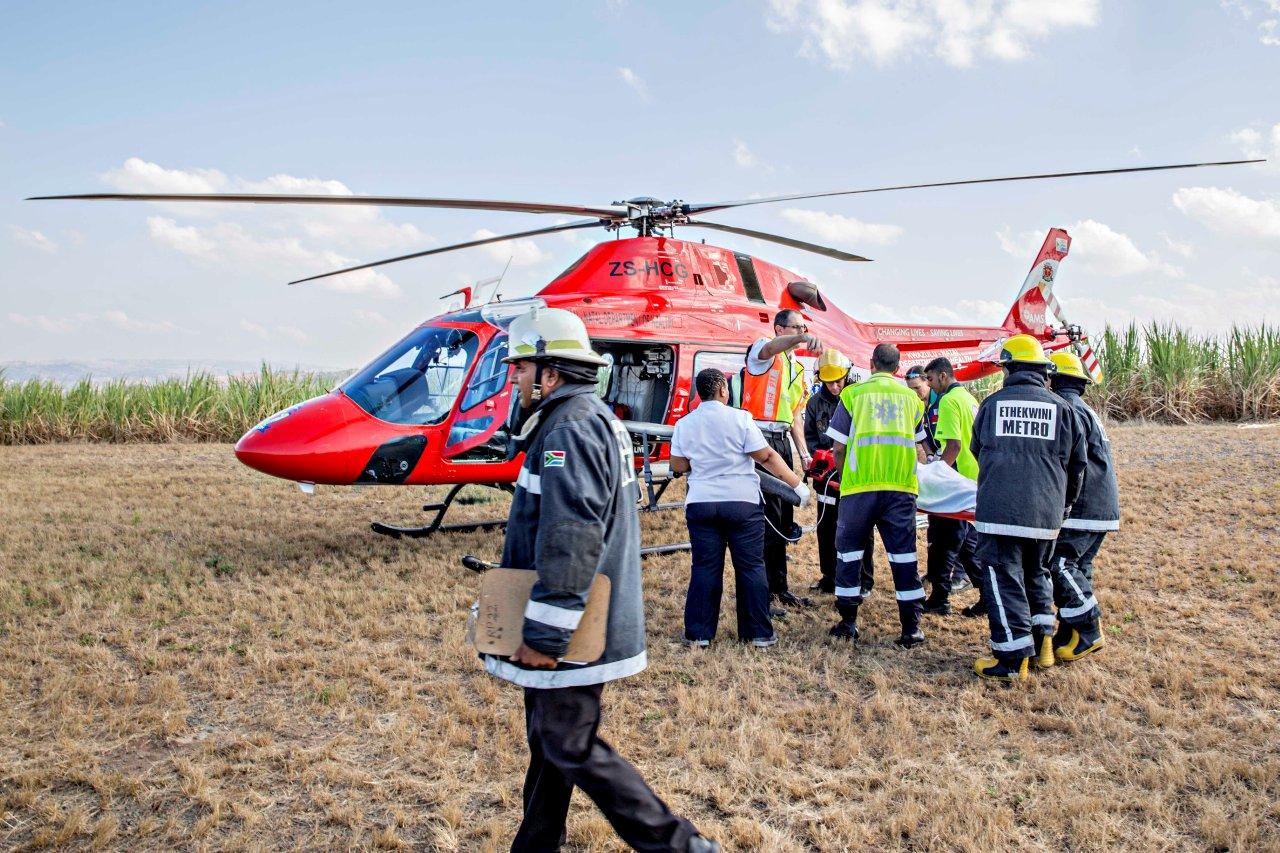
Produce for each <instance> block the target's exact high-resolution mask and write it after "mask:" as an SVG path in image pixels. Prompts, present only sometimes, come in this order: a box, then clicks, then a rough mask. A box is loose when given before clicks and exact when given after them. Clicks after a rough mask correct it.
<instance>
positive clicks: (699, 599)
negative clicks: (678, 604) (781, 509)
mask: <svg viewBox="0 0 1280 853" xmlns="http://www.w3.org/2000/svg"><path fill="white" fill-rule="evenodd" d="M684 517H685V521H686V522H687V523H688V525H689V549H690V552H691V554H692V557H693V567H692V571H691V572H690V573H689V593H688V595H686V596H685V601H684V636H685V639H688V640H713V639H715V636H716V626H717V625H718V624H719V623H720V598H721V597H722V596H723V595H724V549H725V548H726V547H728V549H729V555H730V556H731V557H732V558H733V576H734V580H735V582H736V584H737V588H738V607H737V610H738V639H740V640H744V641H746V640H763V639H765V638H767V637H772V636H773V623H772V622H771V621H770V620H769V582H768V580H767V579H766V578H765V570H764V529H765V524H764V508H763V507H762V506H761V505H760V504H751V503H747V502H745V501H708V502H705V503H692V504H687V505H685V508H684Z"/></svg>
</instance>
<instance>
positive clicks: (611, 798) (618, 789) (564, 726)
mask: <svg viewBox="0 0 1280 853" xmlns="http://www.w3.org/2000/svg"><path fill="white" fill-rule="evenodd" d="M603 690H604V685H603V684H589V685H586V686H585V687H560V688H555V689H552V690H534V689H532V688H526V689H525V691H524V724H525V732H526V734H527V735H528V739H529V770H528V772H527V773H526V774H525V777H524V820H523V821H521V823H520V829H519V830H518V831H517V832H516V837H515V840H514V841H513V842H512V844H511V849H512V850H513V851H519V853H544V851H551V850H559V849H560V847H561V845H563V844H564V842H565V831H564V829H565V828H564V823H565V818H567V817H568V816H569V798H570V797H571V796H572V795H573V789H574V788H581V789H582V790H583V792H584V793H586V795H587V796H588V797H590V798H591V800H592V801H593V802H594V803H595V804H596V806H597V807H598V808H599V809H600V811H602V812H604V816H605V817H606V818H608V819H609V823H611V824H613V828H614V830H615V831H616V832H617V833H618V835H620V836H622V840H623V841H625V842H627V844H629V845H631V847H632V848H633V849H635V850H685V849H687V848H688V846H689V839H690V838H692V837H693V836H695V835H697V834H698V830H697V829H695V828H694V826H693V824H691V823H689V821H687V820H685V819H684V818H682V817H679V816H678V815H675V814H672V813H671V810H670V809H669V808H667V804H666V803H664V802H662V800H661V799H659V798H658V795H657V794H655V793H654V792H653V790H652V789H651V788H650V787H649V786H648V785H646V784H645V781H644V779H642V778H641V777H640V773H639V771H637V770H636V768H635V767H633V766H632V765H631V763H630V762H629V761H627V760H626V759H625V758H623V757H622V756H621V755H618V753H616V752H614V751H613V748H612V747H611V746H609V744H607V743H605V742H604V741H603V740H601V739H600V736H599V735H598V734H597V731H598V730H599V728H600V695H601V693H602V692H603Z"/></svg>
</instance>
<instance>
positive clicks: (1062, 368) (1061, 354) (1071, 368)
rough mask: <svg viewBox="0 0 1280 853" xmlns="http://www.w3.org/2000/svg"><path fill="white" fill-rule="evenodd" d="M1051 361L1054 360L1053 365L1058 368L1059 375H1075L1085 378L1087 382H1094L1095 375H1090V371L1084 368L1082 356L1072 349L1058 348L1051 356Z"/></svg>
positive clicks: (1078, 377)
mask: <svg viewBox="0 0 1280 853" xmlns="http://www.w3.org/2000/svg"><path fill="white" fill-rule="evenodd" d="M1049 361H1052V362H1053V366H1054V367H1056V368H1058V370H1057V374H1058V375H1059V376H1074V377H1075V378H1076V379H1083V380H1084V381H1085V382H1092V381H1093V377H1092V376H1090V375H1089V371H1087V370H1085V369H1084V362H1082V361H1081V360H1080V356H1078V355H1076V354H1075V353H1073V352H1072V351H1071V350H1065V349H1064V350H1058V351H1057V352H1055V353H1054V354H1053V355H1051V356H1049Z"/></svg>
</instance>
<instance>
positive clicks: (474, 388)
mask: <svg viewBox="0 0 1280 853" xmlns="http://www.w3.org/2000/svg"><path fill="white" fill-rule="evenodd" d="M506 357H507V336H506V335H497V336H495V337H494V339H493V340H491V341H489V346H488V347H487V348H486V349H485V351H484V355H482V356H480V362H479V364H477V365H476V370H475V373H473V374H471V382H470V383H469V384H468V385H467V393H466V394H463V395H462V403H461V405H459V406H458V411H460V412H465V411H467V410H468V409H470V408H472V407H473V406H478V405H480V404H481V403H483V402H484V401H485V400H488V399H489V398H490V397H493V396H494V395H496V394H497V393H498V392H499V391H501V390H502V389H503V388H504V387H505V386H506V384H507V374H508V372H509V368H508V366H507V365H505V364H503V363H502V360H503V359H504V358H506Z"/></svg>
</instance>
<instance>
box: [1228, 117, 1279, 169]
mask: <svg viewBox="0 0 1280 853" xmlns="http://www.w3.org/2000/svg"><path fill="white" fill-rule="evenodd" d="M1227 138H1228V139H1230V140H1231V142H1233V143H1234V144H1235V146H1236V147H1237V148H1239V149H1240V153H1241V154H1243V155H1244V156H1245V157H1247V158H1249V159H1250V160H1257V159H1265V160H1266V161H1267V162H1265V163H1259V164H1258V165H1257V166H1253V167H1250V168H1257V169H1263V170H1265V171H1268V172H1280V124H1273V125H1272V126H1271V127H1270V128H1269V129H1267V128H1264V129H1263V130H1258V129H1257V128H1256V127H1242V128H1240V129H1239V130H1237V131H1235V132H1234V133H1232V134H1231V135H1230V136H1229V137H1227Z"/></svg>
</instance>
